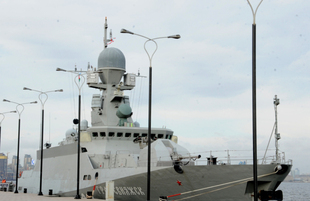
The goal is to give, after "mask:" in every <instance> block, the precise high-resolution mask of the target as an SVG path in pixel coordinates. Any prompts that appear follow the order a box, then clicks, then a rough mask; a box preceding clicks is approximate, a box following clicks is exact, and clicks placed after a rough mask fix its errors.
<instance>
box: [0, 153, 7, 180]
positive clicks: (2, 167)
mask: <svg viewBox="0 0 310 201" xmlns="http://www.w3.org/2000/svg"><path fill="white" fill-rule="evenodd" d="M7 167H8V157H7V156H5V155H4V154H3V153H0V180H2V179H6V177H7Z"/></svg>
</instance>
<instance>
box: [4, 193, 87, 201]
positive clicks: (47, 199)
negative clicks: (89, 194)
mask: <svg viewBox="0 0 310 201" xmlns="http://www.w3.org/2000/svg"><path fill="white" fill-rule="evenodd" d="M69 200H71V201H74V200H77V199H74V197H58V196H49V195H43V196H38V195H37V194H31V193H22V192H19V193H14V192H3V191H0V201H69ZM81 200H85V201H86V200H90V199H86V198H81Z"/></svg>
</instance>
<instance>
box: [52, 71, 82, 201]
mask: <svg viewBox="0 0 310 201" xmlns="http://www.w3.org/2000/svg"><path fill="white" fill-rule="evenodd" d="M56 71H64V72H69V73H74V74H76V76H75V79H74V82H75V84H76V86H77V87H78V89H79V117H78V148H77V178H76V183H77V187H76V195H75V198H74V199H81V196H80V152H81V148H80V147H81V136H80V132H81V131H80V130H81V129H80V128H81V89H82V86H83V85H84V83H85V77H84V76H83V74H85V73H86V71H78V70H77V69H76V68H75V70H74V71H69V70H64V69H61V68H57V69H56ZM81 78H82V81H81Z"/></svg>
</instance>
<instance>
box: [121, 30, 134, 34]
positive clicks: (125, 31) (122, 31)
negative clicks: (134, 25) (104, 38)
mask: <svg viewBox="0 0 310 201" xmlns="http://www.w3.org/2000/svg"><path fill="white" fill-rule="evenodd" d="M121 33H128V34H134V33H133V32H131V31H128V30H126V29H121Z"/></svg>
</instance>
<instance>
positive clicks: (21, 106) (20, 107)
mask: <svg viewBox="0 0 310 201" xmlns="http://www.w3.org/2000/svg"><path fill="white" fill-rule="evenodd" d="M3 101H4V102H9V103H14V104H16V111H17V113H18V116H19V118H18V137H17V164H16V186H15V192H14V193H18V190H17V187H18V166H19V144H20V118H21V115H22V113H23V111H24V108H25V107H24V105H25V104H35V103H37V101H33V102H28V103H16V102H13V101H9V100H7V99H3Z"/></svg>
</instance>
